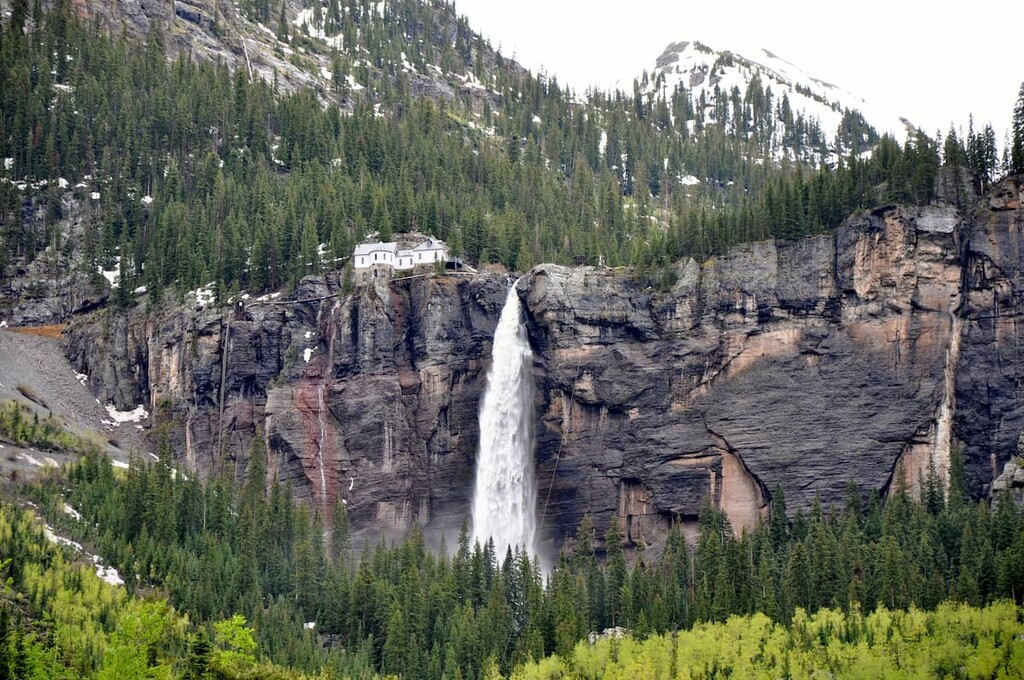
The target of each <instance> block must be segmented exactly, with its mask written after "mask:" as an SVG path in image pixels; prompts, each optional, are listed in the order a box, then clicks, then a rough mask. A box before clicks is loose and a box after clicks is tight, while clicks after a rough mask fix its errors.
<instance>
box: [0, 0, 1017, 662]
mask: <svg viewBox="0 0 1024 680" xmlns="http://www.w3.org/2000/svg"><path fill="white" fill-rule="evenodd" d="M75 6H76V3H73V2H71V0H54V1H53V2H52V3H47V5H46V10H45V11H44V8H43V3H42V2H40V0H35V1H34V2H32V3H31V5H30V3H29V2H28V1H27V0H14V2H12V3H11V7H12V11H11V12H10V14H9V16H5V17H3V19H0V158H3V159H4V164H3V169H2V170H0V285H2V284H4V283H6V282H7V281H9V280H11V279H12V278H14V277H16V276H17V275H19V271H22V272H23V269H24V267H25V266H26V265H27V264H28V263H30V262H33V261H35V262H42V263H43V264H44V266H45V268H46V269H47V270H48V271H52V272H67V271H73V272H76V273H77V274H79V275H81V276H82V277H84V278H86V279H87V280H88V281H90V285H92V286H93V287H94V288H95V289H96V290H97V291H103V290H104V288H105V287H106V286H107V285H108V284H107V282H106V280H105V279H104V277H103V272H104V271H109V270H111V269H118V270H119V272H120V277H119V279H118V280H117V283H116V285H115V286H114V290H113V291H112V295H111V301H110V302H111V304H112V305H115V306H119V307H123V306H127V305H131V304H134V300H135V297H134V294H135V291H137V290H138V289H139V287H141V286H145V287H146V289H147V290H148V292H149V294H150V300H151V301H152V302H154V303H159V301H160V300H161V299H162V296H180V295H183V294H184V292H185V291H188V290H190V289H194V288H197V287H201V286H207V285H211V282H212V285H213V287H214V290H215V293H216V294H217V295H218V297H219V298H220V299H221V300H222V301H223V300H226V299H227V297H228V296H229V295H232V294H235V293H237V292H239V291H249V292H253V293H258V292H264V291H271V290H282V289H289V288H291V287H292V286H294V285H295V284H296V283H297V282H298V281H299V280H300V279H301V278H302V277H303V276H306V275H308V274H313V273H319V272H322V271H323V270H325V269H340V268H343V267H345V266H346V264H345V260H346V258H347V257H348V255H349V253H350V252H351V250H352V248H353V246H354V245H355V244H356V243H358V242H360V241H361V240H363V239H365V238H367V237H369V236H370V235H373V234H375V235H376V236H377V237H379V238H381V239H382V240H388V239H389V238H390V237H391V236H392V235H393V234H395V233H399V232H406V231H419V232H422V233H426V234H432V235H434V236H436V237H438V238H441V239H444V240H445V241H447V243H448V245H449V249H450V250H451V251H452V252H453V253H454V254H458V255H460V256H462V257H464V258H465V259H466V260H468V261H470V262H473V263H477V264H492V265H500V266H502V267H505V268H506V269H508V270H517V271H524V270H526V269H528V268H530V267H532V266H533V265H535V264H537V263H540V262H557V263H563V264H598V263H599V262H603V263H606V264H608V265H610V266H626V265H628V266H632V267H634V268H635V272H636V275H637V276H638V277H647V278H648V279H649V281H650V282H652V283H657V282H662V281H664V280H665V279H664V277H663V276H661V273H662V272H664V271H667V269H668V266H669V265H670V264H672V263H674V262H676V261H678V260H679V259H681V258H685V257H693V258H695V259H697V260H699V261H703V260H705V259H707V258H709V257H712V256H714V255H717V254H721V253H724V252H726V251H727V250H728V249H729V248H730V247H731V246H733V245H735V244H737V243H741V242H747V241H752V240H761V239H767V238H780V239H788V238H797V237H801V236H807V235H812V234H821V233H829V232H830V230H833V229H835V228H836V227H837V226H838V225H839V224H840V223H841V222H842V221H843V220H844V219H846V218H847V217H848V216H849V215H851V214H852V213H854V212H856V211H857V210H860V209H863V208H873V207H877V206H880V205H885V204H890V203H894V202H914V203H928V202H931V201H934V200H937V199H942V200H947V201H953V202H956V203H957V204H959V205H960V206H961V207H964V208H968V207H970V206H971V204H972V202H973V201H975V200H976V198H977V196H978V195H980V192H982V191H984V190H985V189H986V188H988V187H989V186H990V185H991V184H992V183H993V182H995V181H996V180H997V179H998V178H999V177H1000V176H1002V175H1003V174H1005V173H1009V172H1014V173H1021V172H1024V85H1022V89H1021V93H1020V99H1019V100H1018V105H1017V109H1016V111H1015V118H1014V127H1013V135H1012V140H1010V141H1008V143H1007V144H1005V145H1003V148H1000V146H999V145H998V144H997V142H996V139H995V135H994V133H993V131H992V128H991V127H990V126H985V127H983V128H982V129H980V130H975V129H974V126H973V123H970V124H968V129H967V130H966V132H964V131H963V130H960V129H957V128H956V127H955V126H951V127H950V129H949V131H948V132H946V133H944V134H940V133H935V134H933V135H930V134H927V133H925V132H923V131H916V132H914V133H913V134H911V135H909V136H908V138H907V139H906V140H905V141H898V140H896V139H894V138H893V137H891V136H888V135H883V136H879V135H878V134H877V133H876V132H875V131H874V130H873V128H871V127H870V125H868V123H867V121H865V120H864V118H863V117H862V116H861V115H860V114H859V113H857V112H855V111H846V112H844V119H843V120H844V122H843V125H842V126H841V127H840V129H839V130H835V131H829V130H821V129H820V128H819V127H818V126H817V125H816V124H815V122H814V121H809V120H806V119H805V118H804V117H803V116H802V115H800V114H798V113H794V112H793V111H792V109H791V108H790V107H789V103H788V100H787V98H786V97H785V95H784V94H782V95H781V96H780V95H779V94H776V93H772V92H771V91H770V88H766V87H764V86H763V85H762V84H761V83H760V82H757V81H756V80H755V81H754V82H752V83H751V85H750V86H749V88H748V89H747V90H746V91H740V90H739V89H736V90H734V91H733V92H730V93H720V96H719V97H718V98H717V100H716V102H715V103H714V104H713V105H709V104H708V103H707V102H706V101H703V100H698V101H696V102H695V101H694V100H693V98H692V97H691V94H690V93H689V92H688V91H687V90H686V89H685V88H682V87H679V88H676V90H675V91H673V92H664V91H662V90H661V89H660V88H659V87H658V86H657V83H651V82H648V81H647V78H646V76H644V77H643V78H642V79H640V80H638V81H637V83H636V85H635V86H634V87H633V89H632V92H622V91H616V92H596V91H594V92H588V93H586V96H581V95H577V93H575V92H573V91H571V90H569V89H567V88H565V87H563V86H561V85H560V84H559V83H558V82H557V81H555V80H554V79H549V78H547V77H546V76H544V75H543V74H531V73H529V72H527V71H525V70H523V69H522V68H520V67H519V66H518V65H517V64H515V62H514V61H512V60H510V59H506V58H504V57H502V56H501V54H500V53H499V52H497V51H495V50H494V49H493V48H492V47H491V46H490V45H489V44H487V42H486V41H484V40H483V39H482V38H480V36H478V35H476V34H474V33H473V32H472V31H471V30H470V28H469V26H468V24H467V23H466V21H465V20H464V19H463V18H459V17H457V16H456V13H455V7H454V5H452V4H450V3H448V2H445V1H444V0H430V1H428V2H418V1H416V0H397V1H396V2H389V3H386V10H384V11H383V12H381V11H380V10H378V9H375V8H376V6H377V4H376V3H370V2H369V1H368V0H328V1H327V2H325V3H314V4H313V6H311V7H310V9H311V11H312V15H311V17H312V18H311V21H312V22H313V23H314V24H315V26H316V31H321V32H323V33H325V34H327V35H341V36H344V39H343V40H342V41H341V42H342V44H344V45H348V46H350V47H349V48H346V49H345V50H341V49H339V48H338V47H337V46H332V45H330V44H328V42H326V41H324V40H318V39H315V38H311V37H310V34H309V32H308V31H306V32H303V31H300V30H298V29H297V28H296V27H295V25H294V23H293V22H292V17H290V16H285V12H284V8H285V5H284V4H283V3H282V4H280V5H276V4H272V3H270V2H268V1H267V0H243V1H242V2H240V3H239V5H238V9H237V11H238V12H240V13H241V15H242V16H243V18H244V19H245V20H246V21H251V22H259V23H260V24H261V25H263V26H265V27H269V29H268V30H270V31H271V32H273V33H275V35H276V39H277V40H278V41H279V42H280V43H281V44H283V45H289V46H294V48H295V51H293V56H292V59H291V63H292V64H293V65H295V66H296V68H300V69H301V68H306V67H307V66H308V63H307V62H309V58H308V56H306V57H304V56H303V55H304V54H305V55H309V54H317V55H321V56H329V58H330V62H331V64H332V68H331V82H330V84H329V86H327V87H324V88H320V89H313V88H302V87H298V88H296V87H292V86H286V85H285V84H284V83H280V82H278V81H277V80H276V79H274V80H271V81H267V80H263V79H260V78H252V77H251V75H250V74H248V73H247V72H246V71H245V70H244V69H239V68H236V69H234V70H232V69H231V68H229V66H228V65H226V64H225V63H220V62H216V61H211V60H205V59H201V58H196V57H194V56H193V55H190V54H180V53H179V54H172V56H171V57H170V58H169V56H168V55H169V53H170V51H169V50H170V45H171V43H172V42H173V38H174V36H173V35H170V34H169V31H170V29H169V27H166V26H161V25H159V24H158V25H155V26H154V27H153V28H152V30H151V31H150V32H149V33H148V35H147V36H145V39H144V40H143V39H140V38H139V37H138V36H135V35H133V34H132V33H131V32H129V31H126V30H122V31H116V30H111V29H109V27H104V26H101V25H99V24H98V23H97V22H93V23H90V22H86V21H83V20H81V19H80V18H79V17H78V15H77V14H76V11H75ZM224 25H226V24H217V26H219V28H216V27H215V29H216V30H225V29H224ZM314 32H315V31H314ZM413 35H415V36H416V39H415V40H410V36H413ZM299 47H302V48H303V50H305V52H298V51H297V50H298V48H299ZM289 49H291V47H289ZM282 54H285V53H284V52H283V49H282ZM356 55H361V56H359V57H358V58H357V56H356ZM404 62H408V63H409V64H410V65H411V66H412V68H413V70H414V72H415V73H416V74H419V75H418V76H417V77H416V78H411V77H410V72H409V71H406V70H403V68H401V67H400V66H401V65H402V64H403V63H404ZM431 70H433V71H437V72H439V73H447V74H455V75H456V76H458V77H459V78H461V79H463V80H464V81H465V82H473V83H476V84H479V86H478V87H467V88H464V89H462V90H458V91H456V93H455V94H454V95H453V96H451V97H443V96H439V97H431V96H426V95H423V94H415V93H414V90H416V89H417V87H418V86H417V85H416V83H420V84H422V78H423V75H422V74H425V73H428V72H430V71H431ZM691 178H697V179H698V181H697V182H696V183H694V182H693V181H692V180H691ZM29 294H31V291H29ZM9 304H13V301H11V300H0V311H2V307H3V306H5V305H9ZM0 435H2V436H4V437H5V438H6V439H5V441H10V442H13V443H17V444H22V445H38V446H47V447H55V448H61V449H65V450H69V451H71V450H74V451H76V452H80V453H81V458H80V459H79V460H78V462H75V463H71V464H69V465H67V466H65V467H63V468H59V469H58V468H49V469H47V470H46V471H44V472H43V473H42V474H41V479H40V480H39V481H36V482H31V483H20V482H19V481H18V480H13V481H12V480H5V482H4V485H5V486H4V489H3V491H4V495H5V496H6V497H8V498H9V500H7V501H4V502H3V503H2V504H0V680H4V679H6V678H83V677H85V678H92V677H100V678H187V679H190V680H197V679H200V678H334V677H345V678H348V677H352V678H372V677H387V676H397V677H403V678H413V679H419V678H422V679H424V680H428V679H429V680H433V679H442V678H444V679H455V678H460V679H463V680H476V679H478V678H488V679H489V678H498V677H507V678H534V677H538V678H540V677H543V678H559V677H567V678H568V677H573V678H575V677H579V678H598V677H623V678H627V677H628V678H633V677H673V678H675V677H687V678H697V677H707V678H710V677H728V676H735V677H780V676H788V677H812V676H813V677H817V676H816V675H815V674H816V673H817V672H819V671H823V670H827V671H828V672H830V673H832V674H833V675H834V676H835V677H858V676H863V675H864V674H868V675H877V676H886V677H903V676H907V677H919V676H928V677H958V678H959V677H963V678H995V677H1020V676H1021V674H1022V673H1024V610H1022V609H1021V606H1022V603H1024V508H1020V507H1017V506H1016V505H1014V503H1013V502H1012V501H1011V500H1010V499H1009V497H1001V498H1000V499H999V500H997V501H996V502H995V503H994V504H991V505H990V504H988V503H987V502H974V501H972V500H971V499H970V498H969V497H968V496H967V494H966V492H965V489H964V482H963V471H962V469H961V467H960V465H959V464H958V461H957V455H956V452H955V451H954V452H953V456H952V457H953V461H952V463H953V464H952V470H951V474H950V485H949V487H948V489H945V488H943V486H942V485H941V484H939V482H938V481H937V477H936V475H935V474H934V471H933V472H932V474H930V475H929V476H928V478H927V480H926V482H925V484H924V489H923V491H922V493H921V497H920V498H914V497H912V496H911V494H910V493H909V492H908V490H907V489H906V488H903V487H902V486H901V485H900V484H899V483H898V482H897V483H895V487H894V489H893V490H892V491H891V493H890V494H889V495H888V497H886V498H882V497H879V496H877V495H874V494H869V495H867V496H866V495H865V494H863V493H862V492H861V491H860V490H859V489H858V488H857V487H856V485H855V484H854V483H853V482H851V484H850V488H849V492H848V494H847V500H846V502H845V504H843V505H842V506H841V507H825V506H824V505H823V504H822V503H820V502H818V503H815V504H814V506H813V507H812V508H811V509H810V510H809V511H807V512H804V511H802V510H797V511H796V512H793V513H789V512H787V509H786V504H785V498H784V494H783V493H782V491H781V489H775V490H773V492H772V499H771V500H772V512H771V515H770V518H768V519H766V520H765V521H763V522H761V523H760V524H758V525H757V526H756V528H755V529H754V530H753V531H750V532H746V533H743V534H741V535H738V536H737V535H735V534H734V532H733V531H732V529H731V527H730V525H729V523H728V520H727V519H726V517H725V516H724V515H723V514H722V513H721V512H720V511H718V510H716V509H715V508H714V507H712V506H711V505H710V504H707V505H705V507H704V509H703V511H702V512H701V515H700V519H699V532H698V533H697V535H696V536H695V537H693V540H687V538H686V537H685V536H684V533H683V529H682V527H681V526H679V525H676V526H673V528H672V530H671V531H670V533H669V535H668V538H667V540H666V541H665V543H664V545H662V546H658V549H657V552H656V553H655V551H654V550H651V554H648V552H647V551H646V550H645V549H644V548H643V547H642V546H637V547H636V548H635V550H631V551H630V553H629V554H627V552H626V547H625V546H624V540H623V536H622V535H621V533H620V527H619V525H618V523H617V522H612V523H611V525H610V527H609V529H608V530H607V531H606V532H600V533H599V532H598V531H597V530H596V528H595V525H594V523H593V521H592V520H591V518H586V519H585V520H584V521H583V523H582V524H581V525H580V526H579V528H578V531H577V534H576V536H575V538H574V539H573V540H572V541H571V542H570V543H569V544H568V545H567V548H566V549H565V550H564V551H563V553H562V554H561V555H560V557H559V559H558V561H557V563H556V564H555V565H553V567H552V568H551V569H550V570H545V569H542V567H541V565H540V564H539V563H538V561H537V560H536V558H535V557H534V556H532V555H528V554H526V553H525V552H524V551H522V550H519V551H509V552H507V553H506V554H496V553H495V550H494V547H493V545H492V544H490V543H488V544H484V545H480V544H473V543H471V541H470V539H469V532H468V531H467V530H466V529H465V528H464V529H463V531H462V532H461V534H460V535H458V536H450V537H447V540H448V541H450V542H449V543H447V544H446V545H442V546H440V549H438V550H433V549H430V548H428V546H427V545H426V543H425V540H424V538H423V536H422V534H421V533H420V532H419V531H418V530H417V529H415V528H414V529H413V530H412V532H411V533H410V535H409V536H408V537H407V538H406V539H405V540H403V541H402V542H400V543H388V542H384V541H382V542H380V543H377V544H361V545H360V544H354V543H353V541H352V540H351V537H350V530H349V521H348V517H347V516H346V513H345V507H344V505H343V504H338V505H336V506H335V507H334V508H333V509H332V511H331V513H330V516H329V517H324V516H320V515H318V514H317V513H316V512H314V511H313V510H311V509H310V508H309V507H307V506H305V505H303V504H300V503H296V502H294V500H293V498H292V496H291V491H290V489H289V487H288V486H286V485H281V484H277V483H275V484H273V485H271V486H269V487H267V486H265V485H264V483H263V480H265V479H266V472H265V466H266V464H267V463H266V457H267V455H266V451H264V450H263V448H262V446H263V444H262V442H263V440H262V438H261V437H255V438H254V439H253V442H254V444H253V448H252V450H251V451H249V452H248V469H247V470H246V474H245V477H244V479H245V481H243V482H238V481H237V480H236V479H235V478H234V476H233V475H229V476H224V475H219V474H217V472H216V471H212V472H210V473H209V474H208V475H206V476H205V478H198V477H196V476H194V475H191V474H188V473H183V472H180V471H177V470H175V469H174V466H173V459H174V456H173V455H172V453H173V452H172V450H171V446H170V444H169V443H168V441H167V437H166V432H164V433H161V432H157V433H156V437H155V439H156V441H157V452H158V460H156V461H153V462H147V461H144V460H142V458H141V456H139V455H136V456H134V457H133V459H132V461H131V464H130V465H129V466H128V468H127V469H123V468H120V467H116V466H114V465H113V464H112V463H111V461H110V460H109V459H108V458H106V457H105V456H103V455H102V454H100V453H98V452H97V446H96V445H95V443H94V442H90V441H88V440H86V439H84V438H76V437H75V436H72V435H70V434H68V433H66V432H64V431H62V429H61V427H60V426H59V425H58V424H57V423H56V422H52V421H48V420H43V421H40V420H39V419H38V418H35V419H33V417H32V416H31V415H29V412H28V411H26V410H24V409H22V408H21V407H19V406H17V405H5V407H4V408H3V409H0ZM903 477H904V476H903V475H902V474H895V475H894V479H897V480H899V479H903ZM44 523H45V526H42V525H43V524H44ZM93 552H94V553H96V555H97V556H99V557H100V558H101V559H102V560H103V562H104V563H105V564H108V565H110V566H111V567H113V568H115V569H116V570H117V573H118V574H119V575H120V579H121V580H123V584H122V585H112V584H110V583H108V582H106V581H104V579H103V578H101V576H102V573H98V570H97V566H96V565H95V564H94V563H93V561H92V560H91V559H90V553H93ZM99 571H100V572H102V570H99Z"/></svg>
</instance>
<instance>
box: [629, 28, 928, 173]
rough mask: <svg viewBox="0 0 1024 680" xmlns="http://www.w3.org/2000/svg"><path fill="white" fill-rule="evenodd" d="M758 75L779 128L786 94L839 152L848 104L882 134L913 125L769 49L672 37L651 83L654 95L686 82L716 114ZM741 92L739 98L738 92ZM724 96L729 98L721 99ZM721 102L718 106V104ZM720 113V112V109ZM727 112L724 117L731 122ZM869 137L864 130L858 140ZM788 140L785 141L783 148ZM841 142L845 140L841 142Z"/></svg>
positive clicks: (743, 97)
mask: <svg viewBox="0 0 1024 680" xmlns="http://www.w3.org/2000/svg"><path fill="white" fill-rule="evenodd" d="M755 80H757V81H758V82H759V84H760V86H761V88H762V89H763V90H764V91H765V92H767V91H768V90H769V89H770V92H771V96H772V102H773V105H772V109H773V112H774V118H775V121H774V122H775V124H776V126H777V127H779V130H778V133H779V135H780V137H781V135H783V134H784V131H783V130H782V129H781V124H782V118H783V116H782V115H781V113H782V108H783V100H784V99H785V100H786V101H788V105H789V109H790V110H791V112H792V116H793V118H794V119H795V118H797V117H799V116H800V115H801V114H802V115H803V119H804V121H805V122H806V124H807V125H812V124H816V127H817V128H818V129H819V130H820V131H821V134H822V136H823V137H824V139H825V142H826V144H827V145H828V146H829V148H830V150H831V151H839V152H840V153H843V152H846V151H849V149H844V148H836V133H837V131H838V130H839V128H840V125H841V123H842V122H843V116H844V110H846V109H850V110H851V111H859V112H860V113H861V114H862V116H863V119H864V120H865V121H866V122H867V123H868V124H869V125H870V126H871V127H872V128H874V131H876V132H877V133H878V134H879V135H881V134H885V133H887V132H888V133H891V134H893V135H894V136H896V138H897V139H898V140H899V141H903V139H905V138H906V135H907V133H908V130H910V129H912V126H911V125H910V124H909V123H908V122H907V121H906V120H905V119H903V118H900V117H899V116H896V115H893V114H892V113H890V112H886V111H884V109H882V108H880V107H877V106H872V105H870V104H869V103H868V102H866V101H865V100H864V99H862V98H860V97H858V96H856V95H854V94H852V93H850V92H848V91H846V90H844V89H842V88H839V87H837V86H835V85H833V84H832V83H829V82H826V81H824V80H822V79H820V78H816V77H814V76H812V75H810V74H809V73H807V72H806V71H804V70H802V69H801V68H799V67H798V66H796V65H794V64H792V63H790V62H788V61H786V60H785V59H782V58H781V57H779V56H778V55H776V54H774V53H772V52H771V51H769V50H767V49H763V48H762V49H746V50H744V51H742V52H741V51H738V50H733V49H728V50H726V49H715V48H713V47H710V46H708V45H705V44H703V43H701V42H698V41H685V42H677V43H672V44H671V45H669V46H668V47H667V48H665V51H664V52H663V53H662V55H661V56H660V57H658V60H657V62H656V67H655V70H654V72H653V75H652V77H651V78H649V80H648V85H647V87H648V89H649V91H650V92H651V93H652V94H653V95H655V96H664V97H666V98H670V97H671V96H672V94H673V92H674V91H675V90H676V88H677V87H681V88H684V89H685V90H686V91H687V92H688V93H689V94H690V99H691V101H692V102H693V105H694V108H695V109H698V108H699V103H700V102H701V101H702V97H703V101H704V102H705V108H704V113H705V117H706V118H708V119H711V120H713V119H714V118H715V116H716V111H719V112H720V111H721V110H722V108H721V106H722V104H724V103H726V102H727V103H728V104H729V107H730V109H731V108H732V107H733V106H735V102H736V101H741V102H744V106H749V104H747V103H746V102H747V101H749V100H747V93H748V89H749V88H750V85H751V83H752V82H754V81H755ZM734 92H735V93H738V99H736V98H735V97H734ZM719 97H723V98H725V102H721V101H719ZM716 105H717V108H716ZM718 115H721V114H720V113H719V114H718ZM731 118H732V116H731V115H729V118H727V119H726V120H725V121H720V122H725V123H726V124H727V125H730V124H731V120H730V119H731ZM867 142H868V140H867V139H866V138H865V136H862V137H861V139H859V140H858V144H859V145H861V146H862V147H863V145H864V144H865V143H867ZM782 146H784V144H782V143H781V139H780V144H779V147H780V148H781V147H782ZM840 146H841V145H840Z"/></svg>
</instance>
